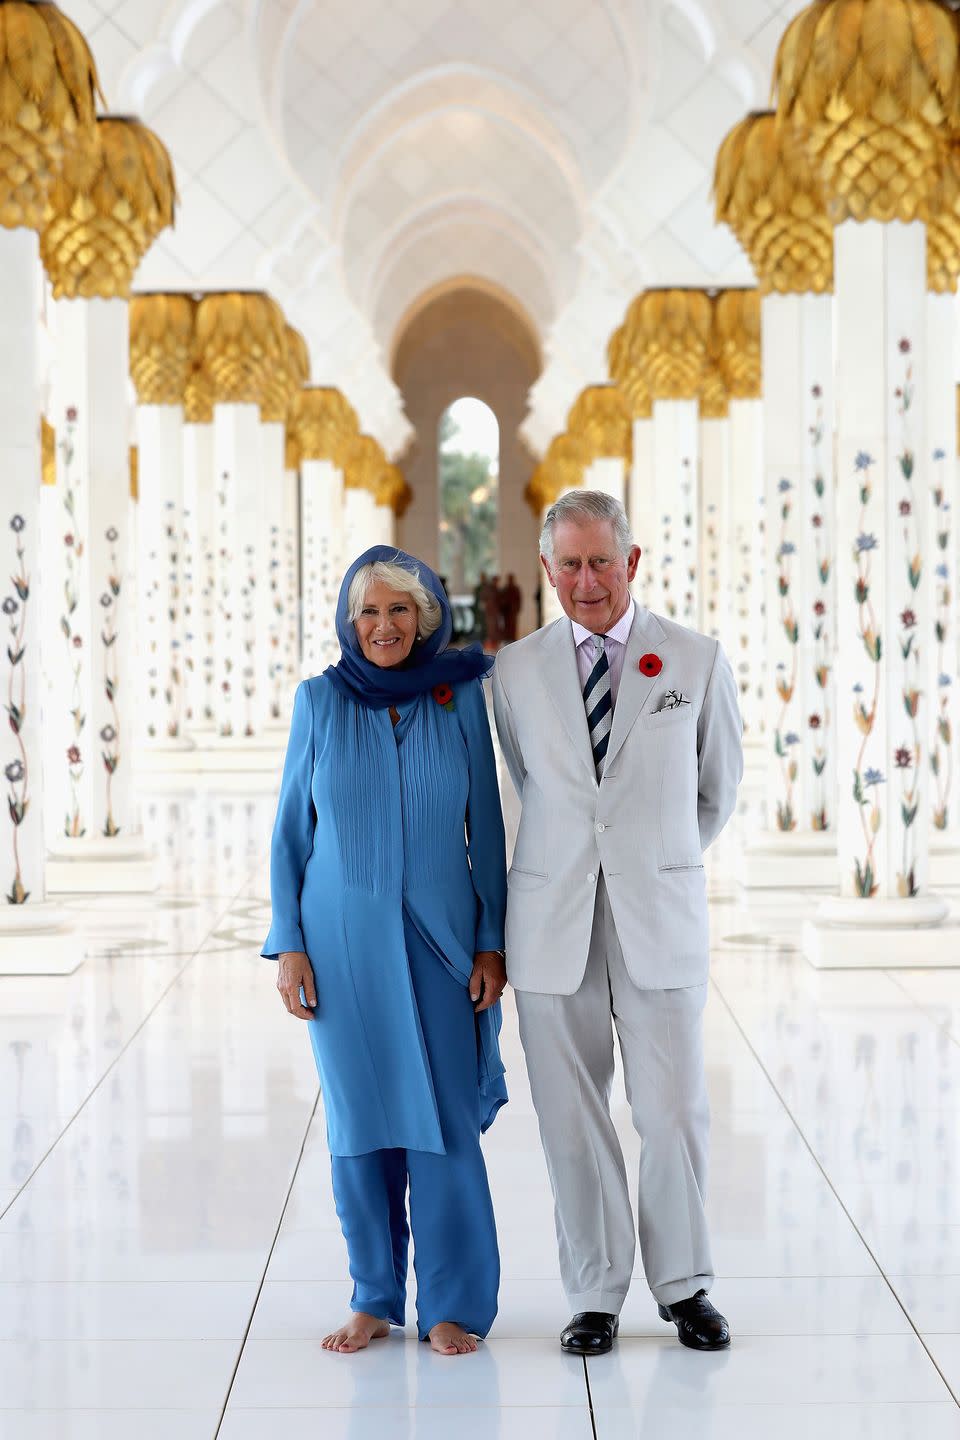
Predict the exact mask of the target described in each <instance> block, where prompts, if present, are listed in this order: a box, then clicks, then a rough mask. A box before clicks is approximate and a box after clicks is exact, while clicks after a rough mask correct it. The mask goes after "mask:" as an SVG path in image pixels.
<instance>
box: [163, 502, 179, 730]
mask: <svg viewBox="0 0 960 1440" xmlns="http://www.w3.org/2000/svg"><path fill="white" fill-rule="evenodd" d="M164 508H165V509H166V511H167V520H166V523H165V525H164V529H165V532H166V537H167V564H168V565H169V566H170V569H169V572H168V574H167V585H168V589H167V595H168V597H169V605H168V608H167V618H168V619H169V621H170V627H171V629H172V631H173V635H172V637H171V640H170V660H169V665H168V668H167V683H166V685H165V687H164V699H165V700H166V702H167V734H168V735H169V737H170V739H171V740H175V739H176V738H177V736H178V735H179V734H180V704H181V698H182V694H181V684H182V677H181V674H180V641H179V640H178V639H177V637H176V625H177V620H178V619H179V618H180V617H179V606H180V571H179V564H180V547H179V543H178V540H179V537H178V535H177V530H176V526H175V525H174V523H173V519H172V512H173V511H174V510H175V508H176V507H175V505H174V502H173V501H172V500H166V501H165V502H164Z"/></svg>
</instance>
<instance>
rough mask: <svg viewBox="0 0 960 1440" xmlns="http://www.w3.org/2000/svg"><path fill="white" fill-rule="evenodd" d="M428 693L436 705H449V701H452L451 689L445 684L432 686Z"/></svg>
mask: <svg viewBox="0 0 960 1440" xmlns="http://www.w3.org/2000/svg"><path fill="white" fill-rule="evenodd" d="M430 693H431V695H432V696H433V698H434V700H436V702H437V704H438V705H449V704H450V702H451V700H452V699H453V689H452V687H451V686H450V685H447V684H445V683H444V684H441V685H434V687H433V689H432V690H431V692H430Z"/></svg>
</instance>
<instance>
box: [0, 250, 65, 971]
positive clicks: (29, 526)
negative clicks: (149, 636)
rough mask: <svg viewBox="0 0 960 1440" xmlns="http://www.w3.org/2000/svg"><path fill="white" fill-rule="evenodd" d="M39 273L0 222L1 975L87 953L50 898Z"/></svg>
mask: <svg viewBox="0 0 960 1440" xmlns="http://www.w3.org/2000/svg"><path fill="white" fill-rule="evenodd" d="M40 308H41V272H40V262H39V246H38V241H37V236H36V234H35V232H34V231H32V230H27V229H18V230H7V229H4V228H0V473H2V475H3V500H4V505H3V511H2V513H0V546H2V560H0V576H2V577H3V579H2V581H0V597H2V598H0V613H2V617H3V624H4V631H5V634H4V644H3V645H2V646H0V703H2V705H3V707H4V710H5V712H6V723H5V724H4V726H3V730H2V734H3V743H2V746H0V766H2V769H3V777H4V778H3V786H4V805H3V810H2V830H0V885H2V891H3V896H4V903H3V904H2V905H0V974H6V975H10V974H60V975H63V974H69V973H70V972H71V971H73V970H75V969H76V968H77V966H78V965H79V964H80V962H81V960H82V959H83V949H82V947H81V946H80V945H79V943H78V942H77V941H76V940H75V939H74V938H73V936H72V934H71V931H70V928H69V925H68V921H67V917H66V916H65V915H64V913H63V912H62V911H59V910H57V909H55V908H54V907H53V906H51V905H49V904H48V903H46V873H45V872H46V850H45V843H44V824H43V808H44V807H43V764H42V753H43V752H42V741H41V729H40V676H41V668H40V667H41V662H40V626H39V613H38V612H39V608H40V602H39V591H40V586H41V584H42V583H43V577H42V571H41V563H40V550H39V538H40V524H39V514H40V392H39V383H38V378H39V377H38V353H37V337H38V330H39V326H40Z"/></svg>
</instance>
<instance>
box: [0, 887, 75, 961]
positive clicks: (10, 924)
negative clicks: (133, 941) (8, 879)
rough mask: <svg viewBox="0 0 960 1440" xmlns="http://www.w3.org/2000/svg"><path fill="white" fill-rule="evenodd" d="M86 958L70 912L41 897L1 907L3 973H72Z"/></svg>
mask: <svg viewBox="0 0 960 1440" xmlns="http://www.w3.org/2000/svg"><path fill="white" fill-rule="evenodd" d="M85 958H86V949H85V946H84V943H83V941H82V940H81V939H80V938H79V936H78V935H76V933H75V932H74V929H73V922H72V920H71V918H70V916H69V914H68V913H67V911H65V910H60V909H58V908H57V907H56V906H54V905H48V904H47V903H46V902H45V901H42V900H41V901H39V902H38V903H37V904H35V905H33V904H31V903H30V902H29V901H28V902H27V904H26V905H8V906H6V907H5V908H4V909H3V910H0V975H72V974H73V972H74V970H77V969H79V967H80V966H81V965H82V964H83V961H84V959H85Z"/></svg>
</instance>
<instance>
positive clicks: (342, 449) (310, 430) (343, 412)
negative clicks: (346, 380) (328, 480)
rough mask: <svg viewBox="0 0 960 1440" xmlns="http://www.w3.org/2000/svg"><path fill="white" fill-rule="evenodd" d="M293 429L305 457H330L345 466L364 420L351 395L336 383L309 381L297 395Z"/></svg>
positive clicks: (339, 467) (337, 463)
mask: <svg viewBox="0 0 960 1440" xmlns="http://www.w3.org/2000/svg"><path fill="white" fill-rule="evenodd" d="M293 430H294V433H295V434H296V438H297V445H298V447H299V451H300V455H301V458H302V459H304V460H329V461H330V462H331V464H333V465H336V466H337V468H338V469H340V470H342V469H343V468H344V466H345V464H346V458H347V451H348V450H349V448H350V445H351V444H352V442H353V441H354V440H355V439H356V437H357V436H358V435H359V433H360V422H359V421H358V420H357V415H356V411H355V410H354V408H353V406H352V405H351V404H350V402H349V400H348V399H347V397H346V396H345V395H344V394H342V393H341V391H339V390H337V389H336V388H335V387H334V386H332V385H306V386H304V388H303V389H302V390H301V391H300V393H299V395H298V396H297V402H296V406H295V408H294V418H293Z"/></svg>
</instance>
